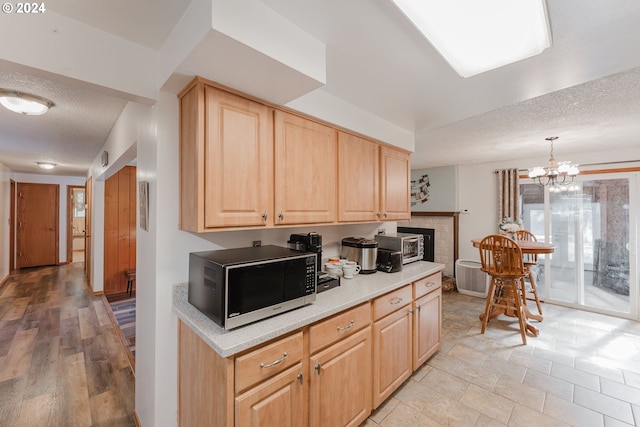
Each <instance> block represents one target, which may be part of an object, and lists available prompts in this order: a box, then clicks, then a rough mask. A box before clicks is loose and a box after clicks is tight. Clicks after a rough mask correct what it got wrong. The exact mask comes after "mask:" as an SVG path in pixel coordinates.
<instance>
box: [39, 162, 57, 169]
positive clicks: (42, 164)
mask: <svg viewBox="0 0 640 427" xmlns="http://www.w3.org/2000/svg"><path fill="white" fill-rule="evenodd" d="M36 163H37V164H38V166H40V167H41V168H42V169H53V168H55V167H56V166H57V165H56V164H55V163H50V162H36Z"/></svg>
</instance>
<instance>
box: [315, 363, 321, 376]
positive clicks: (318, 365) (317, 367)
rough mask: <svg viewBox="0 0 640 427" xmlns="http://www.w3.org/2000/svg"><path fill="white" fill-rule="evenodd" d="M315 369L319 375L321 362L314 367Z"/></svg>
mask: <svg viewBox="0 0 640 427" xmlns="http://www.w3.org/2000/svg"><path fill="white" fill-rule="evenodd" d="M314 369H315V370H316V372H317V373H318V375H320V364H319V363H318V364H317V365H316V366H315V367H314Z"/></svg>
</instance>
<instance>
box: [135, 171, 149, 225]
mask: <svg viewBox="0 0 640 427" xmlns="http://www.w3.org/2000/svg"><path fill="white" fill-rule="evenodd" d="M138 193H139V197H140V228H142V229H143V230H145V231H149V181H140V183H139V184H138Z"/></svg>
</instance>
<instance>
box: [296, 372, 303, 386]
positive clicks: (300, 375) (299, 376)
mask: <svg viewBox="0 0 640 427" xmlns="http://www.w3.org/2000/svg"><path fill="white" fill-rule="evenodd" d="M297 378H298V381H300V384H302V383H303V382H304V377H303V376H302V372H300V373H299V374H298V377H297Z"/></svg>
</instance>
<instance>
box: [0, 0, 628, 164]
mask: <svg viewBox="0 0 640 427" xmlns="http://www.w3.org/2000/svg"><path fill="white" fill-rule="evenodd" d="M211 1H213V2H214V5H215V4H216V2H217V1H223V0H211ZM256 2H258V0H251V1H248V2H246V7H251V5H252V4H254V3H256ZM54 3H55V4H54ZM54 3H51V4H47V8H48V9H50V10H52V11H55V12H56V13H59V14H62V15H65V16H68V17H69V18H71V19H73V20H76V21H79V22H82V23H84V24H86V25H89V26H92V27H95V28H97V29H99V30H101V31H106V32H109V33H112V34H114V35H116V36H117V37H120V38H123V39H127V40H130V41H132V42H134V43H137V44H139V45H142V46H145V47H147V48H150V49H158V47H159V46H161V45H162V43H163V42H164V41H165V40H166V38H167V36H168V35H169V33H170V32H171V30H172V29H173V27H174V25H175V23H176V22H177V21H178V20H179V19H180V16H181V15H182V13H183V11H184V10H185V8H186V7H187V5H188V3H189V2H188V0H179V1H173V2H172V1H161V2H158V1H155V0H138V1H136V2H133V3H132V2H127V1H125V0H113V1H109V2H87V1H84V0H59V1H56V2H54ZM262 3H264V4H266V5H267V6H268V7H270V8H272V9H273V10H274V11H275V12H276V13H278V14H279V15H281V16H283V17H284V18H286V19H288V20H289V21H291V22H293V23H294V24H295V25H297V26H298V27H300V28H301V29H303V30H304V31H305V32H307V33H308V34H309V35H311V36H313V37H315V38H316V39H317V40H319V41H320V42H322V43H324V44H325V46H326V58H327V63H326V69H327V75H326V85H324V86H323V87H322V88H320V89H317V90H320V91H324V92H326V93H327V94H329V95H331V96H333V97H335V98H337V99H339V100H341V101H344V102H346V103H349V104H352V105H353V106H355V107H357V108H359V109H361V110H363V111H365V112H368V113H370V114H372V115H374V116H377V117H379V118H380V119H382V120H383V121H386V122H388V123H390V124H393V125H395V126H398V127H399V128H402V129H406V130H407V131H409V132H415V134H416V147H415V150H416V151H415V153H414V154H413V156H412V165H413V167H429V166H441V165H448V164H465V163H482V162H490V161H496V160H512V159H522V158H524V157H526V158H529V157H544V156H546V155H547V154H548V145H547V144H546V143H544V138H545V137H547V136H552V135H553V136H559V137H560V139H559V140H558V141H557V143H556V145H555V150H556V154H557V155H558V157H563V158H566V157H565V156H563V153H572V152H576V151H580V152H587V151H597V150H602V148H603V144H606V147H607V149H616V148H629V147H632V148H635V147H637V146H638V139H639V135H640V129H639V126H640V125H639V123H640V49H638V43H639V41H640V2H638V1H637V0H612V1H606V2H605V1H602V0H562V1H547V6H548V11H549V18H550V22H551V25H552V37H553V42H552V47H551V48H549V49H547V50H546V51H545V52H543V53H542V54H541V55H538V56H536V57H533V58H529V59H527V60H524V61H521V62H518V63H515V64H511V65H508V66H505V67H501V68H499V69H496V70H493V71H489V72H486V73H482V74H480V75H477V76H474V77H472V78H469V79H463V78H461V77H459V76H458V75H457V74H456V73H455V72H454V71H453V70H452V69H451V68H450V67H449V66H448V65H447V64H446V62H444V60H443V59H442V58H441V57H440V55H439V54H438V53H437V52H436V51H435V49H433V48H432V47H431V45H430V44H429V43H428V42H427V41H426V40H425V39H424V38H423V37H422V36H420V35H419V34H418V33H417V32H416V31H415V29H414V28H413V26H412V25H411V24H410V23H408V22H407V21H406V19H404V17H403V16H402V14H401V13H400V12H399V11H398V10H397V9H396V8H395V7H394V6H393V5H392V4H391V2H390V1H387V0H376V1H371V0H349V1H344V0H305V1H300V0H262ZM14 18H16V16H12V17H9V18H7V17H5V19H14ZM213 57H215V55H212V58H213ZM4 65H5V64H3V62H2V58H0V87H5V88H11V89H25V90H27V89H28V90H27V91H29V92H35V93H36V94H38V95H41V96H45V97H47V98H50V99H52V100H53V101H54V102H56V104H57V105H56V107H54V108H53V109H52V110H51V112H50V113H48V114H46V115H44V116H40V117H22V116H18V115H16V114H14V113H10V112H7V111H4V110H3V109H0V162H2V163H4V164H6V165H7V166H8V167H9V168H10V169H11V170H14V171H17V172H21V171H29V172H38V170H36V169H34V166H33V165H34V164H35V163H34V162H35V161H40V160H49V161H53V162H55V163H59V164H60V165H61V167H60V168H57V169H56V170H55V171H54V172H53V173H55V174H62V175H84V174H86V171H87V168H88V166H89V164H90V163H91V161H92V160H93V159H94V158H95V156H96V155H97V153H98V150H99V149H100V146H101V145H102V143H103V142H104V140H105V138H106V137H107V135H108V133H109V130H110V129H111V127H112V126H113V123H114V122H115V120H116V119H117V117H118V115H119V114H120V112H121V111H122V108H123V107H124V105H125V103H126V102H125V101H124V100H122V99H118V98H114V97H110V96H107V95H105V94H104V93H105V91H104V90H102V91H97V90H92V89H91V88H90V86H89V85H87V84H78V82H74V81H72V80H70V79H66V80H56V79H51V80H47V79H43V78H42V77H43V75H42V74H38V73H35V74H34V73H30V72H28V71H26V70H23V69H17V70H16V69H12V68H11V67H4ZM255 72H256V73H259V72H260V70H255ZM38 76H39V77H38ZM45 77H46V76H45ZM259 80H263V81H264V82H265V83H264V84H268V82H269V79H268V78H266V79H265V78H264V76H260V79H259Z"/></svg>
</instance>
